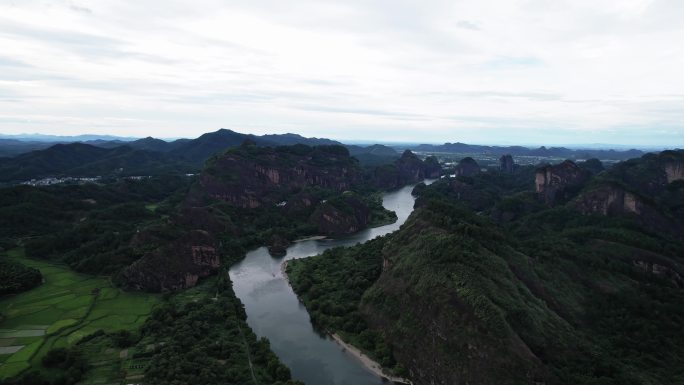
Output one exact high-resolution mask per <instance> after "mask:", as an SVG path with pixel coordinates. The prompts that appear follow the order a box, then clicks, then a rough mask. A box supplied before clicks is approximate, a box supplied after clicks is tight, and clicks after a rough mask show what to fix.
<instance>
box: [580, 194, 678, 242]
mask: <svg viewBox="0 0 684 385" xmlns="http://www.w3.org/2000/svg"><path fill="white" fill-rule="evenodd" d="M569 205H570V207H574V208H575V209H577V210H579V211H580V212H582V213H584V214H600V215H605V216H629V217H631V218H634V219H636V221H637V222H638V223H640V224H641V225H642V226H644V227H646V228H649V229H652V230H655V231H658V232H660V233H663V234H669V235H671V236H673V237H675V238H682V237H684V235H683V234H684V226H682V223H681V220H680V221H679V223H678V221H677V220H676V219H675V218H676V217H672V216H669V215H667V214H666V213H664V212H663V211H662V210H660V209H658V207H657V206H656V205H654V203H652V202H651V201H649V200H647V199H645V198H643V197H642V196H641V195H639V194H637V193H634V192H630V191H627V190H625V188H624V187H622V186H620V185H617V184H612V183H605V184H601V185H599V186H598V187H596V188H594V189H591V190H589V191H584V192H582V193H581V194H580V195H579V196H578V197H577V198H576V199H575V200H574V201H572V202H570V204H569Z"/></svg>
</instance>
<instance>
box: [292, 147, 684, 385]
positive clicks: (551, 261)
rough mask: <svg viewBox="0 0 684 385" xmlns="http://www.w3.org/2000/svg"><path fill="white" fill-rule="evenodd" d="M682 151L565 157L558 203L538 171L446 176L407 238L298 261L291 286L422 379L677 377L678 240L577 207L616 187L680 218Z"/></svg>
mask: <svg viewBox="0 0 684 385" xmlns="http://www.w3.org/2000/svg"><path fill="white" fill-rule="evenodd" d="M683 155H684V152H682V151H672V152H663V153H660V154H654V155H646V156H644V157H643V158H639V159H634V160H630V161H627V162H624V163H621V164H618V165H617V166H616V167H615V168H614V169H613V170H607V171H604V172H600V173H598V174H594V176H591V175H585V174H584V173H582V172H578V173H577V174H563V173H562V172H561V171H560V170H562V169H563V168H571V169H572V168H573V167H575V166H574V164H572V165H564V166H561V168H559V169H554V170H551V174H553V175H554V176H553V178H552V179H553V180H554V181H555V184H554V188H560V189H564V188H565V187H568V189H567V190H563V191H564V192H566V193H567V194H565V193H563V194H559V195H554V199H556V200H554V201H553V203H552V204H551V202H549V201H548V200H547V199H546V198H545V197H548V195H547V194H545V193H546V191H544V188H545V187H544V186H545V185H544V184H543V183H542V184H541V188H535V183H534V182H535V174H536V171H537V170H535V169H534V168H532V167H520V168H518V169H517V170H516V171H515V172H514V173H510V172H502V171H498V170H489V171H488V172H484V173H479V174H477V175H473V176H468V177H464V176H462V177H458V178H445V179H442V180H440V181H437V182H435V183H434V184H432V185H430V186H423V187H421V188H417V189H416V193H417V194H419V198H418V200H417V202H416V205H417V208H416V210H415V211H414V213H412V214H411V216H410V217H409V219H408V221H407V222H406V223H405V224H404V226H402V228H401V229H400V230H399V231H398V232H396V233H394V234H392V235H389V236H387V237H386V239H383V240H380V241H378V242H375V246H371V244H370V243H369V244H368V245H363V246H359V247H355V248H351V249H348V250H344V251H338V252H329V253H326V254H324V255H323V256H319V257H313V258H309V259H305V260H300V261H296V263H291V264H290V265H291V266H288V271H289V272H290V274H291V282H292V284H293V287H294V289H295V291H296V292H297V293H298V294H299V295H300V296H301V298H302V299H303V300H304V303H305V304H306V306H307V308H308V309H309V310H310V311H311V312H312V319H313V320H314V322H317V323H318V324H319V325H321V326H323V327H325V328H328V329H330V330H331V331H335V332H338V333H342V334H344V335H346V336H347V339H348V340H350V341H353V342H354V343H356V344H357V345H358V346H360V347H362V348H364V349H366V351H368V352H369V353H370V354H372V355H374V356H375V357H376V358H377V359H378V360H381V362H383V363H384V364H385V365H387V366H389V367H393V368H394V369H395V371H396V372H397V373H400V374H403V375H405V376H408V378H410V379H411V380H412V381H413V382H414V383H415V384H466V383H467V384H538V383H545V384H573V385H574V384H614V383H620V384H653V383H658V384H677V383H679V382H680V381H681V379H682V374H683V373H682V371H681V368H682V367H684V361H682V360H683V357H684V340H683V339H682V334H681V333H680V332H679V327H678V326H677V325H681V324H682V323H683V322H684V311H683V310H682V309H684V306H683V305H684V289H683V288H684V279H683V278H682V277H684V259H683V257H682V256H684V243H683V242H682V240H681V238H680V237H679V236H681V233H674V232H667V231H665V232H664V231H660V230H659V229H658V228H657V226H656V227H654V224H656V223H655V222H652V221H651V220H650V219H651V214H650V213H649V212H646V211H639V210H637V211H636V212H635V211H629V210H617V209H615V210H614V209H612V208H611V209H609V210H597V211H593V210H590V211H587V210H584V207H604V206H601V205H600V204H598V203H597V205H589V206H586V205H584V204H582V202H586V201H587V200H588V199H593V198H591V197H595V191H596V189H597V188H601V187H600V186H602V185H603V184H605V183H613V184H619V185H621V186H623V188H625V189H626V190H627V191H630V192H631V193H632V194H638V195H635V196H639V197H640V199H642V198H643V199H646V198H647V197H648V196H645V195H643V194H645V193H646V191H648V192H649V193H650V195H649V196H650V199H649V200H648V201H647V203H648V205H650V206H651V207H652V208H653V210H657V211H658V213H659V214H660V215H662V216H663V217H666V218H668V220H670V221H672V223H673V224H675V225H681V224H682V222H683V221H684V218H683V217H682V216H681V215H680V211H679V210H680V209H681V202H682V201H681V199H682V198H684V186H682V183H681V182H682V175H681V172H680V171H677V170H680V169H681V166H682V164H684V162H682V156H683ZM578 167H580V168H584V167H585V165H583V164H580V165H579V166H578ZM538 172H539V173H542V174H547V171H546V170H544V169H539V170H538ZM563 175H566V176H567V175H584V176H582V177H581V179H577V178H573V177H569V176H568V177H567V178H565V179H564V178H563ZM537 186H539V185H537ZM557 191H560V190H557ZM640 191H641V192H640ZM469 192H473V193H472V194H469ZM610 205H623V202H618V201H615V200H610ZM610 205H608V207H612V206H610ZM628 206H629V205H628ZM620 207H623V206H620ZM637 207H638V206H637ZM678 235H679V236H678ZM349 277H354V278H353V282H354V284H353V285H352V284H350V282H351V281H349V279H351V278H349Z"/></svg>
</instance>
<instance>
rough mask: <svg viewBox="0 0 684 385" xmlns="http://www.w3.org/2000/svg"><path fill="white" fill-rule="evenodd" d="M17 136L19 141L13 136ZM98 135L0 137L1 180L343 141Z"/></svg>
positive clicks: (469, 148)
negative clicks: (246, 146)
mask: <svg viewBox="0 0 684 385" xmlns="http://www.w3.org/2000/svg"><path fill="white" fill-rule="evenodd" d="M18 138H21V139H18ZM132 139H133V138H124V137H116V136H102V135H79V136H70V137H62V136H53V135H39V134H35V135H19V136H8V135H4V136H3V135H0V182H5V183H6V182H16V181H23V180H29V179H39V178H44V177H53V176H83V177H88V176H106V175H121V176H128V175H159V174H164V173H181V172H182V173H187V172H194V171H197V170H199V169H200V168H201V167H202V165H203V164H204V162H205V161H206V160H207V159H209V158H210V157H211V156H212V155H215V154H217V153H221V152H223V151H225V150H226V149H228V148H230V147H235V146H238V145H240V144H242V143H243V142H245V141H247V140H249V141H252V142H253V143H255V144H256V145H258V146H264V147H265V146H270V147H275V146H281V145H293V144H304V145H309V146H317V145H344V144H342V143H340V142H338V141H335V140H331V139H325V138H307V137H303V136H301V135H297V134H292V133H288V134H272V135H252V134H243V133H239V132H235V131H232V130H228V129H220V130H218V131H215V132H210V133H206V134H203V135H201V136H199V137H198V138H195V139H177V140H174V141H165V140H162V139H157V138H153V137H147V138H142V139H135V140H132ZM344 146H345V147H346V148H347V149H348V150H349V153H350V154H351V155H352V156H354V157H356V158H357V159H358V160H359V162H360V163H361V165H365V166H377V165H381V164H388V163H391V162H393V161H394V160H396V159H398V158H399V155H400V153H399V152H398V150H404V149H406V148H407V146H396V147H390V146H386V145H381V144H374V145H370V146H360V145H344ZM408 149H410V150H412V151H417V152H424V153H448V154H484V155H493V156H500V155H504V154H511V155H513V156H538V157H549V158H562V159H573V160H577V159H588V158H599V159H611V160H624V159H629V158H636V157H640V156H642V155H643V154H644V152H643V151H641V150H636V149H630V150H627V151H616V150H602V149H584V150H578V149H570V148H566V147H548V148H547V147H544V146H542V147H539V148H527V147H523V146H508V147H503V146H484V145H471V144H465V143H444V144H441V145H435V144H419V145H414V146H411V147H408Z"/></svg>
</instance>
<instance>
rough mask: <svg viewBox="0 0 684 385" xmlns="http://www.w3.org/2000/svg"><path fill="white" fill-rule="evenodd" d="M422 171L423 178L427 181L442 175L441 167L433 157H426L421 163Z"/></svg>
mask: <svg viewBox="0 0 684 385" xmlns="http://www.w3.org/2000/svg"><path fill="white" fill-rule="evenodd" d="M423 170H424V174H425V178H428V179H435V178H439V177H440V176H441V175H442V166H441V165H440V164H439V161H438V160H437V158H436V157H434V156H428V157H427V158H425V160H424V161H423Z"/></svg>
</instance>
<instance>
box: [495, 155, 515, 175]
mask: <svg viewBox="0 0 684 385" xmlns="http://www.w3.org/2000/svg"><path fill="white" fill-rule="evenodd" d="M514 169H515V162H514V161H513V156H512V155H510V154H507V155H502V156H501V158H499V170H500V171H501V172H505V173H508V174H511V173H513V170H514Z"/></svg>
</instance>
